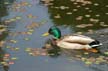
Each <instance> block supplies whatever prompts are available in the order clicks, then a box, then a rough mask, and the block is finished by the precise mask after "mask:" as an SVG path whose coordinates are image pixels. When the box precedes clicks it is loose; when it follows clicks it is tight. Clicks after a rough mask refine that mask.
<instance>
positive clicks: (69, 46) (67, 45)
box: [57, 41, 91, 49]
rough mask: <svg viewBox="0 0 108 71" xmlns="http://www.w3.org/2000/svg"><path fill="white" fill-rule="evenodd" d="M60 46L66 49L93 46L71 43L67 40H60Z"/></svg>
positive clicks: (58, 44)
mask: <svg viewBox="0 0 108 71" xmlns="http://www.w3.org/2000/svg"><path fill="white" fill-rule="evenodd" d="M57 46H58V47H61V48H65V49H89V48H91V47H90V46H89V45H82V44H78V43H70V42H65V41H60V42H58V43H57Z"/></svg>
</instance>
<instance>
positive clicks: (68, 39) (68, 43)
mask: <svg viewBox="0 0 108 71" xmlns="http://www.w3.org/2000/svg"><path fill="white" fill-rule="evenodd" d="M49 34H50V35H53V39H54V41H55V42H56V45H57V46H58V47H60V48H65V49H85V50H89V51H92V52H98V50H96V49H95V48H96V47H99V46H101V45H102V43H100V42H99V41H97V40H95V39H93V38H91V37H88V36H84V35H68V36H63V37H61V31H60V29H59V28H57V27H51V28H50V29H49V30H48V32H47V33H44V34H43V36H48V35H49Z"/></svg>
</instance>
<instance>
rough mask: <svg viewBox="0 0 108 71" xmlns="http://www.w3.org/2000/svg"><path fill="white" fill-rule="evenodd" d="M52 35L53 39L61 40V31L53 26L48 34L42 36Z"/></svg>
mask: <svg viewBox="0 0 108 71" xmlns="http://www.w3.org/2000/svg"><path fill="white" fill-rule="evenodd" d="M48 34H50V35H53V36H54V38H55V39H60V38H61V31H60V29H59V28H57V27H55V26H53V27H51V28H50V29H49V30H48V33H45V34H44V35H48Z"/></svg>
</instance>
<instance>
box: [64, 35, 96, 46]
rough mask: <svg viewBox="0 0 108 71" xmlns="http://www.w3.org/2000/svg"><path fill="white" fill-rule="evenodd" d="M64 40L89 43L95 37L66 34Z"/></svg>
mask: <svg viewBox="0 0 108 71" xmlns="http://www.w3.org/2000/svg"><path fill="white" fill-rule="evenodd" d="M62 41H65V42H71V43H80V44H89V43H91V42H93V41H94V39H92V38H90V37H87V36H83V35H71V36H65V37H64V38H63V39H62Z"/></svg>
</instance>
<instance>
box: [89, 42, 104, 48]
mask: <svg viewBox="0 0 108 71" xmlns="http://www.w3.org/2000/svg"><path fill="white" fill-rule="evenodd" d="M89 45H90V46H91V48H97V47H99V46H101V45H103V44H102V43H100V42H99V41H97V40H95V41H93V42H91V43H89Z"/></svg>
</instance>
